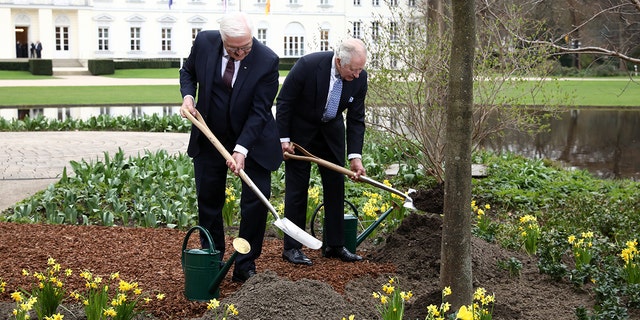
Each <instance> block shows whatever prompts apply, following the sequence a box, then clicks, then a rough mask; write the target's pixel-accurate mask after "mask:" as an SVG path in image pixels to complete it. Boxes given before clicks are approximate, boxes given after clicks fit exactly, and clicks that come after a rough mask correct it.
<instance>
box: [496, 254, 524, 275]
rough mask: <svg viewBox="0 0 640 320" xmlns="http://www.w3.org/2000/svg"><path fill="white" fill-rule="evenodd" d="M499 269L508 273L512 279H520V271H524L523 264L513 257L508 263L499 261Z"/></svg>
mask: <svg viewBox="0 0 640 320" xmlns="http://www.w3.org/2000/svg"><path fill="white" fill-rule="evenodd" d="M498 267H500V269H503V270H506V271H508V272H509V276H510V277H519V276H520V270H522V262H520V260H518V258H516V257H511V258H509V259H508V260H506V261H498Z"/></svg>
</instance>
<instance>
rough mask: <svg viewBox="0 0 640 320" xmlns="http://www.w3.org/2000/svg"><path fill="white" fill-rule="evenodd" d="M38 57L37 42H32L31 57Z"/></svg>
mask: <svg viewBox="0 0 640 320" xmlns="http://www.w3.org/2000/svg"><path fill="white" fill-rule="evenodd" d="M35 57H36V44H35V43H33V42H31V55H30V56H29V58H35Z"/></svg>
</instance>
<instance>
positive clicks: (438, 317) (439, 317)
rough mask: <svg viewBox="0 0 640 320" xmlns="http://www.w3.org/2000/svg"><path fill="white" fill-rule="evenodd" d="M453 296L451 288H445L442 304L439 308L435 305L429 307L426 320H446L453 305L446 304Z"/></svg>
mask: <svg viewBox="0 0 640 320" xmlns="http://www.w3.org/2000/svg"><path fill="white" fill-rule="evenodd" d="M449 295H451V288H450V287H445V288H444V289H443V290H442V303H440V306H439V307H436V306H435V305H433V304H430V305H429V306H427V317H426V318H425V320H444V319H445V314H446V313H447V312H448V311H449V309H451V304H450V303H449V302H446V297H447V296H449Z"/></svg>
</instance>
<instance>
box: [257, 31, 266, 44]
mask: <svg viewBox="0 0 640 320" xmlns="http://www.w3.org/2000/svg"><path fill="white" fill-rule="evenodd" d="M256 39H258V41H260V43H262V44H264V45H266V44H267V29H266V28H258V33H257V34H256Z"/></svg>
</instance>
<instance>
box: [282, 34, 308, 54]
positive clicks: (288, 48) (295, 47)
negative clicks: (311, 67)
mask: <svg viewBox="0 0 640 320" xmlns="http://www.w3.org/2000/svg"><path fill="white" fill-rule="evenodd" d="M284 55H285V57H300V56H303V55H304V36H285V37H284Z"/></svg>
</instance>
